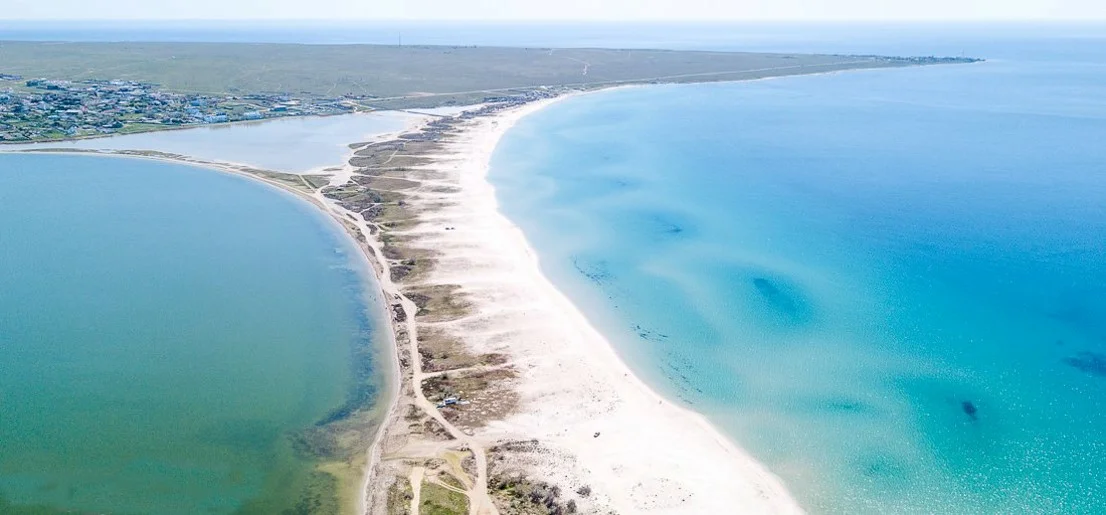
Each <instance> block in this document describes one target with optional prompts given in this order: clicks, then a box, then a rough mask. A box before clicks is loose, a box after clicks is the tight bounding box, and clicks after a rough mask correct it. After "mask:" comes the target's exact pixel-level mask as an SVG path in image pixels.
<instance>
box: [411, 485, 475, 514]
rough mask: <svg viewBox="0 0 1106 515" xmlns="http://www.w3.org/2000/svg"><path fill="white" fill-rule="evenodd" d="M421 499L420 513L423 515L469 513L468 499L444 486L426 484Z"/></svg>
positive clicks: (422, 489)
mask: <svg viewBox="0 0 1106 515" xmlns="http://www.w3.org/2000/svg"><path fill="white" fill-rule="evenodd" d="M421 494H422V495H421V496H420V497H419V513H420V514H423V515H463V514H465V513H468V509H469V503H468V497H466V496H465V495H464V494H462V493H459V492H454V491H453V490H450V489H448V488H445V487H443V486H440V485H437V484H434V483H430V482H425V483H423V484H422V488H421Z"/></svg>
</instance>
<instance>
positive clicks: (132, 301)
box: [0, 155, 382, 514]
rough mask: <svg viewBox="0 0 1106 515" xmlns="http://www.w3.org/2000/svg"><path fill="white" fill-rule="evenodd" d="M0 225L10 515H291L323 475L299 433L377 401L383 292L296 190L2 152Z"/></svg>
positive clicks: (0, 339)
mask: <svg viewBox="0 0 1106 515" xmlns="http://www.w3.org/2000/svg"><path fill="white" fill-rule="evenodd" d="M0 227H2V231H0V442H2V444H0V512H4V513H9V512H12V511H14V510H16V507H18V506H24V507H27V506H44V507H48V508H49V509H57V510H63V511H64V510H75V511H77V512H81V513H93V512H95V513H159V514H174V513H180V514H196V513H265V514H270V513H280V512H281V510H284V509H288V508H293V507H295V505H296V504H297V503H298V502H300V501H301V497H302V496H303V495H304V494H305V493H306V492H307V488H308V487H309V486H310V485H311V484H312V482H315V484H316V486H317V483H318V477H313V476H312V475H311V472H312V470H313V466H314V461H313V458H311V457H309V456H306V455H302V454H297V453H296V452H295V451H294V450H293V447H292V438H293V437H294V436H295V435H297V434H300V433H301V432H302V431H303V430H305V429H308V428H311V427H314V426H315V424H316V423H317V422H319V421H320V420H322V419H324V418H326V417H327V416H328V414H330V413H332V410H335V409H336V408H339V407H340V406H343V405H345V404H346V403H347V402H349V401H351V400H357V401H359V402H371V400H372V399H373V398H374V396H375V393H374V392H375V391H376V386H377V385H378V378H377V377H376V376H377V375H379V374H377V373H376V372H373V371H372V370H373V367H375V363H376V362H375V361H366V360H365V356H367V355H368V354H371V352H366V349H367V346H369V345H370V339H371V337H372V333H373V330H374V327H376V326H378V321H379V318H378V317H379V316H380V315H379V313H380V312H381V311H382V310H381V308H380V307H379V304H376V302H377V301H376V299H375V296H374V294H370V293H369V292H374V291H375V288H372V287H371V284H370V283H368V282H366V281H368V279H366V278H367V277H369V276H368V275H367V271H366V270H364V269H362V268H361V265H360V264H359V263H360V260H359V259H358V258H357V254H356V252H357V250H356V248H355V247H354V246H353V245H352V243H350V242H349V241H348V239H347V238H346V237H345V236H343V235H342V234H341V233H340V230H339V229H337V228H336V227H334V225H333V223H332V222H330V221H329V220H327V219H326V217H325V216H324V215H322V214H320V213H318V212H317V211H316V210H315V209H314V208H313V207H311V206H308V205H306V204H305V203H303V202H300V201H298V200H295V199H293V198H291V197H290V196H289V195H287V194H284V193H281V192H277V191H275V190H272V189H271V188H268V187H266V186H263V185H260V184H256V183H252V182H249V181H248V180H247V179H244V178H240V177H234V176H229V175H226V174H222V173H218V172H214V171H210V170H203V169H199V168H194V167H188V166H182V165H174V164H166V163H159V162H153V161H145V160H137V159H118V158H101V157H88V156H62V155H0ZM366 306H368V308H366ZM367 309H368V311H366V310H367ZM355 353H356V356H359V359H354V356H355ZM358 366H359V367H363V368H360V369H355V367H358ZM324 493H325V492H324ZM28 509H29V508H28ZM16 512H18V511H16ZM49 512H50V511H49V510H48V509H47V508H43V511H34V513H49ZM67 512H68V511H67Z"/></svg>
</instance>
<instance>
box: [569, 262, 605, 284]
mask: <svg viewBox="0 0 1106 515" xmlns="http://www.w3.org/2000/svg"><path fill="white" fill-rule="evenodd" d="M572 266H573V267H575V268H576V271H577V272H580V274H581V275H583V276H584V277H587V278H588V279H589V280H591V282H593V283H595V284H598V285H602V284H603V283H605V282H607V281H609V280H610V279H611V273H610V271H609V270H608V269H607V263H606V262H605V261H599V262H596V263H586V262H585V261H584V260H583V259H581V258H579V257H576V256H573V258H572Z"/></svg>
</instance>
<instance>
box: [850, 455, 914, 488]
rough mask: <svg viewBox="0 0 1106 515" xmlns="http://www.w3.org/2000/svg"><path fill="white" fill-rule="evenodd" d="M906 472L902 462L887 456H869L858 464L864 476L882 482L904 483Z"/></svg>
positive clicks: (906, 468)
mask: <svg viewBox="0 0 1106 515" xmlns="http://www.w3.org/2000/svg"><path fill="white" fill-rule="evenodd" d="M908 470H909V469H908V467H907V465H906V464H905V463H903V462H902V460H899V459H897V458H895V457H894V456H891V455H887V454H875V455H871V456H868V457H866V458H864V459H863V460H861V462H860V472H861V473H862V474H864V476H866V477H869V478H872V479H875V480H879V481H884V482H901V481H904V480H906V479H907V476H908V475H909V474H908Z"/></svg>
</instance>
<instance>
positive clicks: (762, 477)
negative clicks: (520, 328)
mask: <svg viewBox="0 0 1106 515" xmlns="http://www.w3.org/2000/svg"><path fill="white" fill-rule="evenodd" d="M825 73H837V72H825ZM770 78H775V77H767V78H763V79H753V80H767V79H770ZM628 87H632V86H628ZM604 91H605V90H604ZM573 96H574V95H573ZM566 98H568V96H563V97H559V98H557V99H554V101H560V100H563V99H566ZM552 103H553V102H549V103H547V104H544V105H537V106H535V108H534V109H533V110H529V111H522V112H520V113H518V114H516V115H514V116H513V119H512V120H511V121H510V124H509V125H507V126H506V127H503V128H501V129H500V133H499V134H498V135H497V138H496V145H498V142H499V140H500V139H501V138H502V137H503V136H505V135H506V133H507V131H509V130H510V129H511V127H513V126H514V124H515V123H517V122H518V121H520V120H521V119H523V118H525V117H526V116H529V115H530V114H533V113H534V112H537V111H538V110H540V109H543V108H545V107H547V106H548V105H550V104H552ZM494 148H495V146H493V147H492V151H494ZM489 157H490V156H489ZM490 169H491V166H490V162H489V163H488V165H487V166H485V167H484V174H483V175H482V176H481V177H480V180H482V181H483V183H484V185H485V186H486V188H487V189H488V190H489V195H488V196H489V198H490V200H491V205H492V206H493V207H494V209H495V211H496V213H497V214H498V216H499V218H500V219H501V223H502V224H503V226H504V228H505V229H507V230H509V231H510V237H511V238H513V239H514V243H515V244H516V245H517V246H518V247H519V248H521V249H523V251H524V252H525V253H526V255H527V256H528V257H529V258H530V263H529V267H530V269H531V270H530V271H531V272H532V274H533V275H534V276H535V277H536V278H537V280H538V282H539V285H540V287H541V288H542V289H543V290H544V293H545V294H546V295H548V296H549V297H550V298H552V299H554V301H555V302H556V303H557V304H558V305H559V307H560V309H562V310H563V311H564V312H565V313H566V314H568V315H569V317H571V318H572V319H573V323H574V324H576V325H577V326H578V327H579V328H580V329H581V330H582V331H583V332H584V333H585V337H586V338H587V339H589V340H590V341H592V342H595V343H599V342H601V343H602V345H598V346H597V347H598V348H595V347H592V350H593V351H598V352H601V353H602V355H603V359H605V360H606V361H607V363H606V365H607V366H608V367H610V368H611V370H612V371H613V372H615V373H616V374H622V375H623V377H625V378H626V381H628V382H629V383H631V384H632V385H633V387H634V388H637V389H639V390H641V391H642V392H643V393H644V394H645V395H647V396H648V397H649V398H650V399H651V400H655V401H657V402H658V404H660V405H662V406H663V407H664V409H668V410H672V411H675V412H676V413H678V414H679V415H680V416H683V417H687V418H688V419H690V420H692V421H693V422H694V423H695V425H697V426H699V427H700V428H701V429H702V430H703V431H704V432H705V433H706V434H707V436H709V437H710V439H712V440H713V441H714V442H715V443H717V444H718V445H719V447H721V448H722V449H723V451H724V452H725V453H727V455H729V456H728V457H732V458H734V459H738V460H742V461H744V462H745V463H743V465H744V466H748V467H750V468H749V471H750V472H751V473H753V474H754V477H753V478H754V479H756V480H757V482H763V484H764V485H765V486H768V487H770V488H772V489H775V490H776V492H774V493H775V494H776V497H771V498H770V499H768V500H770V501H771V502H772V503H773V504H774V505H773V506H771V508H773V509H772V510H771V512H772V513H802V512H803V510H802V508H801V507H800V506H799V504H798V503H797V502H796V501H795V500H794V499H793V498H792V497H791V495H790V494H789V493H788V491H787V488H786V486H785V485H784V483H783V480H782V479H780V478H779V477H778V476H776V475H775V474H773V473H772V472H771V471H769V470H768V469H767V468H766V467H765V466H764V465H762V464H761V463H760V462H759V461H757V460H756V459H755V458H754V457H753V456H752V455H751V454H749V453H748V452H747V451H745V449H744V448H742V447H741V446H740V444H739V442H736V441H735V440H734V439H733V438H731V437H729V436H726V435H725V434H724V433H723V432H722V431H721V430H720V429H718V427H717V426H715V425H714V424H713V423H711V422H710V420H709V419H708V418H707V416H706V415H705V414H703V413H700V412H698V411H695V410H693V409H691V408H688V407H685V406H681V405H679V404H677V403H676V402H674V401H672V400H670V399H668V398H667V397H665V396H664V395H662V394H661V393H659V392H658V391H657V390H656V389H654V388H653V387H652V386H650V385H649V384H648V383H646V382H645V381H644V380H642V379H641V378H640V377H638V375H637V374H636V373H634V372H633V371H632V370H631V369H630V367H629V365H627V364H626V362H625V361H623V360H622V358H621V357H620V356H619V355H618V351H617V349H616V348H615V347H614V344H613V343H612V342H611V341H610V339H609V338H608V337H607V336H606V335H604V334H603V333H602V332H601V331H600V330H599V329H598V328H596V327H595V325H594V324H592V323H591V321H589V320H588V318H587V316H586V315H585V314H584V313H583V312H582V311H581V310H580V308H579V307H578V306H576V304H574V303H573V302H572V300H571V299H569V297H568V296H567V295H566V294H565V293H564V292H563V291H561V290H560V289H559V288H558V287H557V286H556V284H555V283H553V281H552V280H551V279H550V278H549V277H548V276H546V275H545V273H544V272H542V271H541V258H540V256H539V255H538V253H537V252H536V251H535V250H534V249H533V247H532V246H531V245H530V242H529V241H528V240H527V239H526V235H525V233H524V232H523V231H522V229H521V228H519V227H518V226H517V225H515V224H514V222H512V221H511V220H510V219H509V218H507V216H506V215H504V214H503V213H502V212H501V211H500V210H499V205H498V202H497V201H496V197H495V186H494V185H493V184H492V183H491V181H490V180H488V178H487V176H488V173H489V172H490ZM750 508H752V507H750Z"/></svg>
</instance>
